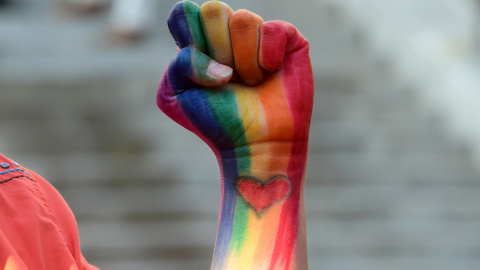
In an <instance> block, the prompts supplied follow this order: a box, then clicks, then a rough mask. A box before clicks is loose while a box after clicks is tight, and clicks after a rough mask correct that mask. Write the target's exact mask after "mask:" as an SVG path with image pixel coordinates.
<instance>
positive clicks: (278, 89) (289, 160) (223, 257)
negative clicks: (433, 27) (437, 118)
mask: <svg viewBox="0 0 480 270" xmlns="http://www.w3.org/2000/svg"><path fill="white" fill-rule="evenodd" d="M207 3H208V4H204V6H202V8H200V7H198V6H197V5H196V4H194V3H192V2H189V1H185V2H180V3H178V4H177V5H176V6H175V7H174V8H173V10H172V12H171V14H170V16H169V20H168V23H169V27H170V31H171V33H172V36H173V37H174V39H175V40H176V42H177V44H178V46H179V47H180V48H184V49H182V50H181V51H180V52H179V54H178V56H177V58H176V59H175V60H174V61H172V63H171V64H170V65H169V67H168V68H167V70H166V72H165V73H164V75H163V77H162V78H161V80H160V84H159V88H158V91H157V104H158V105H159V107H160V108H161V109H162V111H164V112H165V113H166V114H167V115H168V116H169V117H171V118H172V119H173V120H175V121H176V122H178V123H179V124H181V125H182V126H184V127H185V128H187V129H189V130H191V131H192V132H194V133H195V134H197V135H198V136H200V137H201V138H202V139H203V140H204V141H205V142H206V143H207V144H208V145H209V146H210V147H211V148H212V150H213V151H214V153H215V155H216V156H217V159H218V162H219V165H220V170H221V175H222V181H221V183H222V194H221V199H222V200H221V212H220V216H219V230H218V233H217V240H216V245H215V251H214V255H213V263H212V269H215V270H216V269H229V270H232V269H233V270H234V269H269V270H276V269H307V266H306V243H305V223H304V220H305V217H304V210H303V209H304V208H303V183H304V174H305V167H306V154H307V142H308V130H309V122H310V116H311V110H312V106H313V104H312V101H313V76H312V71H311V65H310V61H309V56H308V42H306V40H305V39H304V38H303V37H302V36H301V35H300V34H299V33H298V32H297V31H296V29H294V28H293V26H291V25H289V24H287V23H284V22H279V21H276V22H272V23H269V24H268V25H267V23H266V24H265V25H267V26H262V27H263V28H262V33H264V34H265V33H267V34H268V33H269V31H270V32H276V34H277V35H278V37H279V38H278V39H277V40H272V41H271V42H269V43H267V42H264V43H261V48H260V56H258V55H255V57H260V63H261V64H264V68H265V69H267V70H270V69H271V68H269V67H270V66H275V65H278V64H277V62H278V60H276V59H273V58H275V57H277V58H278V56H279V55H280V57H281V58H282V60H283V62H281V63H280V64H281V67H282V68H281V70H279V71H276V72H272V73H265V74H266V75H265V77H264V78H263V80H262V83H261V84H259V85H256V86H253V87H249V86H246V85H245V84H239V83H228V84H225V85H223V86H219V87H202V86H199V84H201V82H204V81H208V80H209V78H208V76H206V75H205V74H204V73H202V72H201V71H202V70H203V71H204V70H205V67H206V66H207V65H208V62H209V61H210V60H211V59H210V58H208V57H206V56H205V55H204V54H203V53H205V54H208V55H209V56H210V57H212V58H214V59H216V60H217V61H218V62H221V63H224V64H226V65H230V66H232V67H233V65H234V63H235V64H236V63H237V62H238V61H239V60H237V58H235V54H240V53H237V51H238V49H237V48H236V46H237V47H238V45H235V44H232V41H233V43H235V42H237V43H238V41H235V39H233V38H232V39H230V38H229V36H230V33H229V26H228V20H229V17H230V16H232V15H231V14H232V13H233V11H232V10H231V9H230V8H229V7H228V6H226V5H225V4H224V3H222V2H219V1H212V2H207ZM210 18H214V19H217V21H216V22H217V23H213V22H214V21H215V20H210ZM218 18H220V21H222V20H223V21H224V22H225V21H226V22H227V23H218ZM262 22H263V21H262ZM254 38H258V37H254ZM247 39H248V38H247ZM287 40H288V44H289V46H290V47H289V48H288V47H286V44H287ZM246 42H248V41H246ZM275 42H277V43H278V42H283V43H284V44H283V46H278V44H276V43H275ZM232 47H233V48H234V49H233V50H232V49H231V48H232ZM193 48H195V49H193ZM284 55H285V57H283V56H284ZM245 57H247V56H245ZM256 61H257V59H256V58H255V62H256ZM277 69H278V68H277ZM254 72H256V71H254ZM242 75H243V76H245V74H240V77H242V78H243V76H242ZM246 76H248V74H247V75H246ZM253 76H256V74H253ZM262 76H263V72H262ZM197 83H199V84H197ZM242 181H243V182H242ZM287 189H289V190H287ZM260 197H261V198H260Z"/></svg>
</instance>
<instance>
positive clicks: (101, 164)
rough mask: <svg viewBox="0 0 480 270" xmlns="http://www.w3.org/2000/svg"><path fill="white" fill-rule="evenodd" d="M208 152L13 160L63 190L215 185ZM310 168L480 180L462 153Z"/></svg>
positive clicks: (360, 156)
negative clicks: (209, 183)
mask: <svg viewBox="0 0 480 270" xmlns="http://www.w3.org/2000/svg"><path fill="white" fill-rule="evenodd" d="M204 147H205V148H204V149H203V150H202V151H191V152H190V151H182V152H180V151H177V152H174V151H158V152H146V153H142V154H133V155H132V154H118V155H111V154H110V153H96V152H91V153H77V154H53V155H48V154H24V155H20V154H17V155H15V156H11V155H10V156H11V158H13V159H16V160H17V161H18V162H20V163H21V164H24V165H25V166H27V167H29V168H31V169H33V170H35V171H37V172H39V173H40V174H41V175H43V176H44V177H45V178H46V179H49V181H51V182H52V183H54V185H56V186H58V187H61V186H118V185H128V186H131V185H137V184H142V183H143V184H145V183H150V184H151V183H157V182H158V181H166V182H172V181H176V182H179V183H181V182H185V181H186V182H198V183H205V182H209V181H212V179H213V180H215V181H216V179H218V178H219V169H218V166H217V162H216V159H215V157H214V155H213V153H211V152H210V151H209V150H208V149H207V148H206V146H204ZM4 154H6V155H8V153H4ZM179 163H181V165H179ZM307 169H308V171H307V175H308V177H309V179H312V180H311V181H315V182H324V181H326V182H329V181H339V182H343V183H355V182H357V181H359V180H360V179H364V180H365V181H367V182H374V183H383V182H385V181H386V182H388V181H393V182H395V181H405V182H406V183H411V182H432V183H435V182H438V181H440V182H454V181H459V182H467V183H469V182H471V181H472V179H479V178H478V174H477V173H476V172H475V169H474V167H473V165H472V164H471V163H470V161H469V160H468V159H466V158H465V156H464V155H463V154H461V153H435V152H433V153H429V152H404V153H393V154H388V153H387V154H385V153H381V152H380V153H378V152H367V153H364V152H325V153H317V154H311V155H310V157H309V160H308V167H307Z"/></svg>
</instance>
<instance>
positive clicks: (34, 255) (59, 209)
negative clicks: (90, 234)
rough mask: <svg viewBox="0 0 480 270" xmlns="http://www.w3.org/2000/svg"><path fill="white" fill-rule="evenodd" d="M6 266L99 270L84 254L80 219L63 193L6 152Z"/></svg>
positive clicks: (2, 179) (1, 220)
mask: <svg viewBox="0 0 480 270" xmlns="http://www.w3.org/2000/svg"><path fill="white" fill-rule="evenodd" d="M2 163H3V165H4V166H2ZM6 164H8V165H9V166H8V167H7V168H4V167H6ZM0 269H5V270H25V269H34V270H56V269H59V270H64V269H65V270H73V269H78V270H98V268H96V267H94V266H92V265H90V264H88V263H87V262H86V260H85V258H84V257H83V256H82V254H81V251H80V241H79V237H78V229H77V223H76V221H75V217H74V216H73V213H72V211H71V210H70V208H69V207H68V205H67V203H66V202H65V200H64V199H63V198H62V196H61V195H60V194H59V193H58V191H57V190H56V189H55V188H54V187H53V186H52V185H50V183H48V182H47V181H46V180H45V179H43V178H42V177H41V176H39V175H38V174H36V173H35V172H33V171H30V170H28V169H26V168H24V167H22V166H21V165H17V164H16V163H15V162H13V161H12V160H10V159H8V158H6V157H5V156H3V155H1V154H0Z"/></svg>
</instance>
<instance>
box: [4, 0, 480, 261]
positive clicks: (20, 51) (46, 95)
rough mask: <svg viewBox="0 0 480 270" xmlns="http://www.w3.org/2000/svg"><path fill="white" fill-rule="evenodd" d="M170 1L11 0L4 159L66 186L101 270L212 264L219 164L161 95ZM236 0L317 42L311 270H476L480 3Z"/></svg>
mask: <svg viewBox="0 0 480 270" xmlns="http://www.w3.org/2000/svg"><path fill="white" fill-rule="evenodd" d="M175 2H176V1H170V0H161V1H155V0H114V1H106V0H103V1H101V0H1V1H0V151H1V152H2V153H3V154H4V155H6V156H9V157H10V158H13V159H15V160H16V161H18V162H19V163H21V164H23V165H24V166H27V167H30V168H31V169H33V170H35V171H37V172H39V173H40V174H42V175H43V176H44V177H45V178H47V179H48V180H49V181H51V182H52V183H53V184H54V185H55V186H56V187H57V188H58V189H59V190H60V192H61V193H62V194H63V196H64V197H65V199H66V200H67V202H68V203H69V204H70V206H71V208H72V209H73V212H74V213H75V214H76V217H77V220H78V226H79V229H80V235H81V241H82V246H83V253H84V255H85V256H86V258H87V259H88V260H89V261H90V262H91V263H92V264H95V265H97V266H98V267H100V268H102V269H117V270H118V269H137V270H142V269H209V265H210V258H211V254H212V251H213V245H214V241H215V233H216V226H217V216H218V205H219V201H220V185H219V172H218V168H217V164H216V161H215V159H214V156H213V154H212V153H211V152H210V150H209V149H208V148H207V147H206V145H204V144H203V143H202V142H201V141H200V140H199V139H197V138H196V137H195V136H194V135H192V134H190V133H189V132H187V131H186V130H184V129H182V128H181V127H179V126H177V125H176V124H175V123H173V121H171V120H169V119H168V118H166V117H165V116H164V115H163V114H162V113H161V112H160V111H159V110H158V109H157V107H156V104H155V91H156V85H157V83H158V79H159V77H160V75H161V73H162V72H163V69H164V68H165V67H166V65H167V63H168V61H169V60H170V59H171V58H172V57H173V56H174V54H175V53H176V48H175V45H174V42H173V41H172V39H171V38H170V35H169V32H168V29H167V27H166V18H167V14H168V12H169V10H170V8H171V7H172V6H173V4H174V3H175ZM197 3H198V4H201V2H197ZM227 4H229V5H230V6H231V7H232V8H233V9H239V8H246V9H250V10H252V11H254V12H256V13H258V14H259V15H261V16H263V18H264V19H265V20H270V19H282V20H287V21H290V22H292V23H293V24H294V25H296V26H297V28H299V29H300V31H301V32H302V33H303V34H304V36H305V37H306V38H307V39H308V40H309V41H310V43H311V57H312V62H313V68H314V74H315V83H316V96H315V109H314V115H313V122H312V128H311V141H310V149H309V155H310V157H309V166H308V172H307V184H306V185H307V189H306V200H307V205H306V207H307V218H308V222H307V226H308V227H307V229H308V233H309V234H308V241H309V242H308V244H309V258H310V269H324V270H377V269H378V270H384V269H389V270H396V269H399V270H400V269H401V270H404V269H419V270H430V269H432V270H433V269H435V270H442V269H448V270H451V269H459V270H469V269H475V270H477V269H478V267H479V265H480V170H478V168H480V121H479V117H480V106H479V105H478V104H479V102H480V76H479V74H480V1H476V0H422V1H418V0H383V1H375V0H305V1H287V0H281V1H279V0H268V1H267V0H266V1H255V0H244V1H241V3H240V1H227Z"/></svg>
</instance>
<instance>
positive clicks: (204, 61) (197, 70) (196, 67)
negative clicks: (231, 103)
mask: <svg viewBox="0 0 480 270" xmlns="http://www.w3.org/2000/svg"><path fill="white" fill-rule="evenodd" d="M166 72H168V77H169V79H170V83H171V86H172V88H173V89H174V90H176V91H175V92H183V91H184V90H186V89H188V88H191V87H193V86H195V85H198V86H204V87H212V86H220V85H223V84H225V83H227V82H228V81H229V80H230V78H231V77H232V72H233V70H232V68H230V67H228V66H225V65H222V64H220V63H218V62H216V61H215V60H213V59H212V58H210V57H209V56H207V55H205V54H204V53H202V52H200V51H199V50H197V49H195V48H193V47H186V48H183V49H181V50H180V51H179V52H178V54H177V56H176V57H175V59H174V60H173V61H172V62H171V63H170V65H169V67H168V69H167V70H166ZM174 94H176V93H174Z"/></svg>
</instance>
